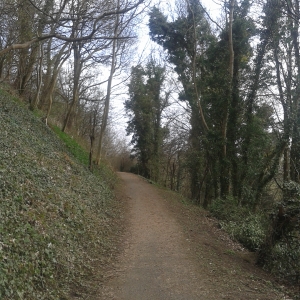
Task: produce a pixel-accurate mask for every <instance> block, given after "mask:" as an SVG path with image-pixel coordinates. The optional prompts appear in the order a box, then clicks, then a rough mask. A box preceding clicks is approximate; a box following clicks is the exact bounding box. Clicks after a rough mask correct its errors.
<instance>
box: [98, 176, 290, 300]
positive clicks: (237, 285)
mask: <svg viewBox="0 0 300 300" xmlns="http://www.w3.org/2000/svg"><path fill="white" fill-rule="evenodd" d="M119 176H120V177H121V179H122V181H123V187H122V193H123V199H127V200H126V201H127V202H128V211H127V213H126V214H127V216H126V219H127V220H128V228H127V233H126V237H125V238H124V249H123V251H122V253H121V255H120V257H119V259H118V263H117V265H116V268H115V270H114V271H113V274H112V276H110V279H109V280H108V281H107V284H106V285H105V287H104V288H103V295H102V298H101V299H115V300H167V299H168V300H194V299H203V300H209V299H287V298H284V297H283V295H282V294H281V293H279V292H277V291H275V290H274V289H273V288H271V287H268V285H270V283H269V282H268V281H267V279H266V278H265V277H262V278H260V277H258V276H260V273H259V272H260V271H258V273H257V274H253V273H251V274H250V273H249V274H245V272H247V266H249V269H252V268H255V267H254V266H253V265H251V268H250V263H249V262H245V261H244V260H243V259H241V258H240V257H239V258H238V259H232V258H231V257H230V255H229V254H230V253H231V252H232V253H234V251H233V250H230V249H229V250H226V247H227V245H225V243H224V245H223V244H222V242H221V244H220V241H215V240H217V239H218V237H217V236H215V233H214V232H213V231H212V232H208V230H209V226H208V225H205V224H204V223H203V222H200V223H199V221H197V224H196V225H193V224H194V223H193V220H192V219H193V218H197V214H193V213H191V212H190V211H188V209H187V208H186V206H184V205H183V204H181V203H178V202H176V203H177V204H176V205H175V206H174V203H173V202H174V201H172V200H170V199H169V200H166V199H165V197H162V195H161V191H160V190H159V189H158V188H156V187H155V186H153V185H151V184H149V183H148V182H146V181H145V180H143V179H142V178H140V177H138V176H135V175H133V174H127V173H119ZM170 203H171V204H170ZM172 203H173V204H172ZM178 205H179V206H178ZM185 210H186V212H185ZM178 214H179V215H180V214H181V217H180V216H178ZM182 214H183V215H182ZM180 218H181V219H187V221H188V222H187V223H186V224H188V225H184V224H183V223H182V222H181V221H180ZM189 218H190V220H188V219H189ZM200 218H202V219H203V218H205V217H204V216H203V215H202V216H200V215H199V219H200ZM189 221H190V223H191V224H192V225H191V226H192V227H191V228H188V229H187V228H185V227H187V226H189V224H190V223H189ZM201 224H202V225H201ZM199 226H202V227H199ZM195 230H197V231H199V232H196V233H195ZM210 230H212V229H210ZM187 232H191V234H188V233H187ZM199 239H200V240H199ZM211 240H214V241H213V242H211ZM201 243H202V244H203V245H201ZM199 245H200V246H199ZM198 246H199V247H198ZM230 251H231V252H230ZM235 264H236V265H235ZM245 270H246V271H245ZM262 276H263V275H262Z"/></svg>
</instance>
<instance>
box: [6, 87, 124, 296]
mask: <svg viewBox="0 0 300 300" xmlns="http://www.w3.org/2000/svg"><path fill="white" fill-rule="evenodd" d="M99 174H100V175H99ZM99 174H98V175H97V176H96V175H93V174H92V173H91V172H90V171H89V170H88V169H87V167H86V166H84V165H82V163H80V162H79V161H78V160H77V159H76V158H75V157H74V156H73V155H72V154H71V153H70V152H68V150H67V147H66V145H65V144H64V142H62V141H61V140H60V139H59V138H58V137H57V135H56V134H55V133H54V132H53V131H52V130H51V129H50V128H49V127H47V126H46V125H45V124H43V123H42V121H41V120H40V119H39V118H38V117H36V116H35V115H34V114H32V112H30V111H29V110H28V109H27V108H26V107H24V106H23V105H22V104H21V103H20V102H19V101H18V100H17V99H15V98H13V97H12V96H11V95H10V94H9V93H7V92H5V91H3V90H0V299H3V300H5V299H9V300H12V299H30V300H34V299H38V300H42V299H47V300H49V299H61V300H62V299H93V297H96V294H97V291H98V289H99V286H101V278H102V277H103V274H104V273H105V268H106V267H105V266H106V265H108V264H109V261H110V259H111V257H113V256H114V253H115V251H116V245H115V243H114V240H116V239H115V238H114V236H115V235H116V234H117V233H116V231H115V227H114V223H113V219H118V218H116V217H117V216H118V206H117V204H116V203H115V200H114V197H113V195H112V192H111V186H112V185H113V181H114V176H113V175H112V173H111V172H110V171H109V170H108V169H107V168H105V167H104V169H102V170H101V172H100V173H99Z"/></svg>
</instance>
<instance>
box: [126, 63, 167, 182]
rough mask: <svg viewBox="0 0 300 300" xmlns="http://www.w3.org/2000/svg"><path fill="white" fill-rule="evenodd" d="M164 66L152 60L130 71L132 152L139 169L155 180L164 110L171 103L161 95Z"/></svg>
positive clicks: (127, 106)
mask: <svg viewBox="0 0 300 300" xmlns="http://www.w3.org/2000/svg"><path fill="white" fill-rule="evenodd" d="M164 80H165V68H164V67H162V66H160V65H158V64H157V63H156V62H155V61H154V60H153V59H151V60H149V62H148V64H147V65H146V67H142V66H136V67H133V68H132V70H131V81H130V84H129V99H128V100H127V101H125V108H126V112H127V114H128V116H129V121H128V126H127V133H128V134H132V140H131V143H132V145H134V148H133V153H134V155H135V156H136V157H137V159H138V162H139V164H140V168H139V172H140V174H141V175H142V176H144V177H146V178H151V179H153V180H155V181H157V180H158V177H159V160H160V157H159V156H160V152H161V147H162V141H163V132H164V131H163V128H162V126H161V118H162V111H163V109H164V108H165V107H166V105H167V104H168V103H167V102H168V101H167V96H166V98H165V99H163V98H162V95H161V93H162V85H163V82H164Z"/></svg>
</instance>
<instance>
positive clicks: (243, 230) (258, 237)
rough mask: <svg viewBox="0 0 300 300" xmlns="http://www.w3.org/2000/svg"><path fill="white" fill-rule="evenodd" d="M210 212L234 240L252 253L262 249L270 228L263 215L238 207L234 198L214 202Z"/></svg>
mask: <svg viewBox="0 0 300 300" xmlns="http://www.w3.org/2000/svg"><path fill="white" fill-rule="evenodd" d="M209 210H210V212H211V213H212V214H213V216H215V217H216V218H217V219H218V220H219V222H220V225H221V227H222V228H223V229H224V230H225V231H226V232H228V233H229V234H230V236H231V237H232V238H233V239H235V240H237V241H239V242H240V243H242V244H243V245H244V246H245V247H246V248H248V249H249V250H251V251H257V250H258V249H259V248H260V246H261V245H262V243H263V241H264V238H265V235H266V230H267V226H268V222H267V220H266V216H265V215H264V214H263V213H253V212H252V211H251V210H250V209H249V208H247V207H243V206H240V205H238V203H237V201H236V200H235V199H234V198H232V197H228V198H227V199H216V200H214V201H213V203H212V204H211V205H210V207H209Z"/></svg>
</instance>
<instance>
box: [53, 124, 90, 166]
mask: <svg viewBox="0 0 300 300" xmlns="http://www.w3.org/2000/svg"><path fill="white" fill-rule="evenodd" d="M51 128H52V129H53V131H54V132H55V133H56V134H57V135H58V137H59V138H60V139H61V140H62V141H63V142H64V143H65V144H66V146H67V149H68V150H69V151H70V152H71V153H72V154H73V155H74V157H75V158H76V159H77V160H78V161H80V162H81V163H82V164H83V165H86V166H87V165H88V164H89V154H88V153H87V151H85V150H84V149H83V148H82V147H81V146H80V145H79V144H78V143H77V142H76V141H75V140H74V139H73V138H72V137H70V136H69V135H68V134H66V133H65V132H62V131H61V129H60V128H59V127H57V126H55V125H53V126H51Z"/></svg>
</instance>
